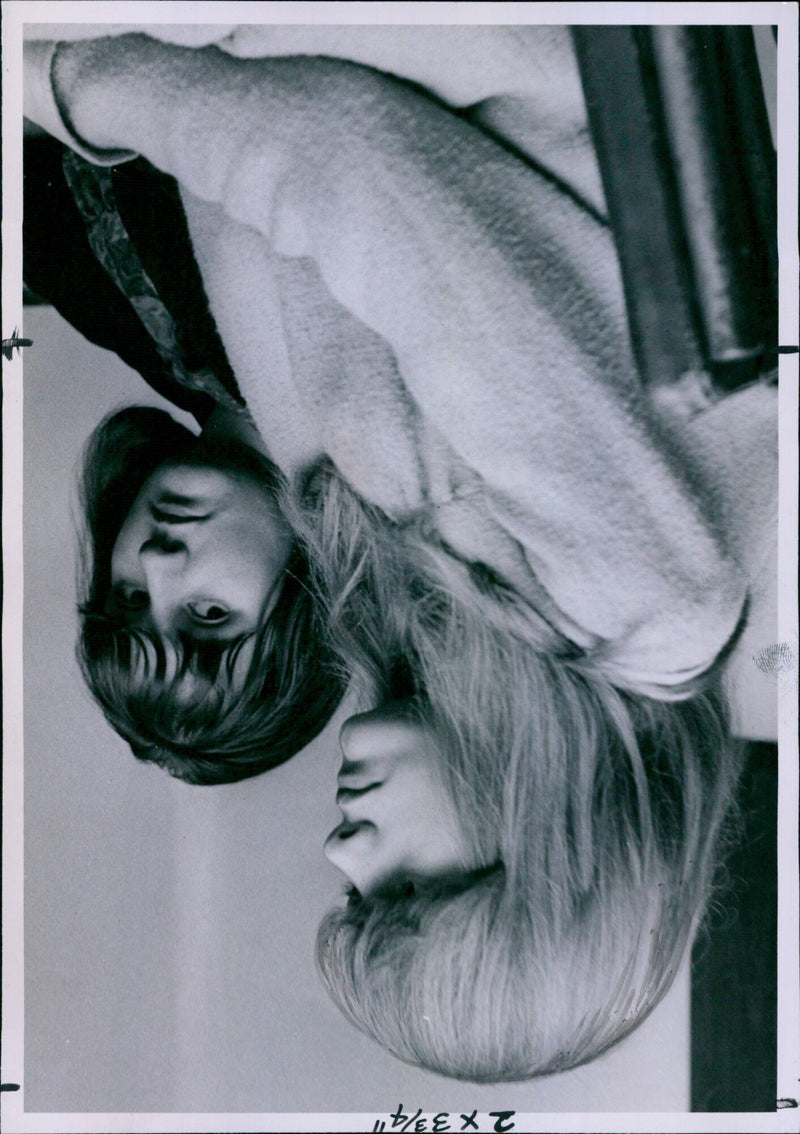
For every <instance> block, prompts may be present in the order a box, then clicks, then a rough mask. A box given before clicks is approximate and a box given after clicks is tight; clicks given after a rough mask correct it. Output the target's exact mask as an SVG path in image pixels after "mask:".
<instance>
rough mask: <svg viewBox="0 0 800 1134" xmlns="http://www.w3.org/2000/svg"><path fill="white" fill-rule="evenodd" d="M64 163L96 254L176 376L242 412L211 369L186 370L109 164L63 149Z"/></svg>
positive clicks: (172, 322) (174, 331)
mask: <svg viewBox="0 0 800 1134" xmlns="http://www.w3.org/2000/svg"><path fill="white" fill-rule="evenodd" d="M63 165H64V176H65V178H66V180H67V184H68V185H69V187H70V190H71V191H72V194H73V197H74V199H75V203H76V205H77V207H78V210H79V211H80V213H81V216H82V217H83V220H84V223H85V225H86V232H87V236H88V239H89V244H90V246H91V248H92V251H93V252H94V255H95V256H96V257H97V260H98V261H99V263H100V264H101V265H102V267H103V268H104V269H105V271H106V272H107V273H108V275H109V276H110V278H111V279H112V280H113V281H114V283H115V284H116V286H117V287H118V288H119V290H120V291H121V292H122V294H123V295H124V296H125V298H126V299H127V300H128V302H129V303H130V305H131V307H132V308H133V310H134V311H135V313H136V315H137V316H138V318H139V320H140V321H141V323H142V325H143V326H144V328H145V330H146V331H147V333H148V334H149V335H150V337H151V339H152V340H153V343H154V344H155V347H156V349H157V351H158V353H159V355H160V356H161V358H162V359H163V360H164V362H165V364H166V365H167V366H168V367H169V368H170V369H171V372H172V375H173V377H174V379H175V381H176V382H178V383H180V385H181V386H184V387H186V388H187V389H190V390H193V391H196V392H198V393H203V394H207V395H209V396H210V397H212V398H213V399H214V401H215V402H217V403H219V404H220V405H223V406H225V407H226V408H228V409H230V410H233V411H234V412H236V413H239V414H246V412H247V411H246V408H245V407H244V406H243V405H242V404H241V403H240V402H238V401H237V400H236V399H235V398H234V397H233V396H232V395H231V394H230V393H229V392H228V391H227V390H226V389H225V386H224V385H223V384H222V382H221V381H220V380H219V378H218V377H217V376H216V374H215V373H214V372H213V371H212V370H210V369H207V368H201V369H191V370H190V369H188V368H187V367H186V366H185V364H184V360H183V352H182V350H181V346H180V342H179V338H178V332H177V328H176V324H175V320H174V319H173V317H172V315H171V314H170V312H169V311H168V310H167V308H166V306H165V305H164V303H163V301H162V299H161V297H160V296H159V294H158V291H157V290H156V287H155V285H154V283H153V281H152V280H151V279H150V276H149V275H148V274H147V272H146V271H145V268H144V266H143V264H142V262H141V259H140V257H139V254H138V252H137V251H136V247H135V245H134V243H133V241H132V240H131V237H130V235H129V233H128V231H127V229H126V227H125V224H124V223H123V220H122V217H121V216H120V214H119V210H118V208H117V202H116V198H115V194H114V185H113V180H112V170H111V169H110V168H108V167H105V166H97V165H93V164H92V163H90V162H88V161H86V160H85V159H84V158H82V157H80V156H79V155H78V154H76V153H74V152H72V151H71V150H66V151H65V152H64V157H63Z"/></svg>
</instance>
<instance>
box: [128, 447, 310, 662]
mask: <svg viewBox="0 0 800 1134" xmlns="http://www.w3.org/2000/svg"><path fill="white" fill-rule="evenodd" d="M291 546H292V537H291V533H290V531H289V529H288V527H287V526H286V524H285V523H284V521H283V519H282V517H281V515H280V512H279V510H278V507H277V504H276V502H275V498H274V495H273V493H272V492H271V490H270V489H269V488H268V487H267V486H266V485H263V484H261V483H259V481H258V480H257V479H256V478H255V477H252V476H249V475H247V474H245V473H239V472H232V471H220V470H218V469H214V468H211V467H208V468H207V467H203V466H200V467H195V466H193V465H164V466H162V467H161V468H159V469H157V470H156V471H155V472H154V473H153V474H152V475H151V476H150V477H149V478H148V479H147V480H146V481H145V483H144V485H143V486H142V488H141V490H140V492H139V495H138V496H137V498H136V500H135V501H134V504H133V507H132V508H131V510H130V512H129V513H128V516H127V518H126V519H125V522H124V523H123V525H122V528H121V529H120V532H119V535H118V536H117V541H116V543H115V544H114V550H113V553H112V557H111V594H110V597H109V612H110V613H113V614H115V615H116V616H118V617H121V618H122V619H123V620H124V621H125V622H126V624H127V625H130V626H136V627H142V628H147V629H152V630H154V631H155V632H156V633H158V634H159V635H161V636H163V637H174V636H175V635H177V634H185V635H188V636H189V637H192V638H196V639H201V640H220V641H224V640H227V639H232V638H235V637H237V636H239V635H241V634H245V633H248V632H249V631H252V630H254V629H256V628H257V626H258V625H259V624H260V623H261V621H262V620H263V619H264V618H265V617H267V615H268V614H269V611H270V609H271V605H272V602H273V601H274V599H275V596H276V595H277V593H278V588H277V587H276V584H277V583H278V581H279V580H280V577H281V572H282V570H283V568H284V567H285V565H286V562H287V560H288V557H289V553H290V550H291Z"/></svg>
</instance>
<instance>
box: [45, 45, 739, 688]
mask: <svg viewBox="0 0 800 1134" xmlns="http://www.w3.org/2000/svg"><path fill="white" fill-rule="evenodd" d="M55 64H56V65H55V71H54V76H55V84H56V89H57V92H58V94H59V97H60V100H61V102H62V105H63V106H64V107H65V108H66V110H67V111H68V114H69V117H70V120H71V123H72V126H73V128H74V129H75V130H76V131H77V132H78V134H79V135H81V136H82V137H83V138H86V139H89V140H90V141H91V142H92V143H93V144H94V145H96V146H100V147H101V148H103V149H107V148H114V147H117V146H127V147H130V148H132V149H134V150H137V151H139V152H142V153H144V155H145V156H146V157H148V158H149V159H150V160H151V161H152V162H153V163H154V164H155V165H157V166H159V167H160V168H162V169H165V170H166V171H168V172H170V173H172V174H173V175H174V176H176V177H177V178H178V180H179V181H181V182H182V183H183V184H184V185H186V187H187V188H188V189H189V190H190V191H191V192H192V193H194V194H195V195H197V196H199V197H201V198H203V199H205V200H208V201H213V202H216V203H219V204H221V205H222V206H223V207H224V209H225V211H226V212H227V213H228V215H229V216H231V217H232V218H234V219H235V220H237V221H240V222H242V223H244V224H247V225H250V226H251V227H253V228H255V229H257V230H258V231H259V232H261V233H262V234H263V235H264V236H265V237H266V238H267V239H268V240H269V241H270V242H271V243H272V245H273V247H274V248H275V250H276V251H277V252H279V253H281V254H283V255H286V256H300V255H305V256H311V257H313V259H314V260H315V261H316V262H317V264H318V266H319V268H320V271H321V273H322V275H323V277H324V280H325V282H326V284H327V286H328V288H329V289H330V291H331V293H332V294H333V295H334V296H335V297H336V298H337V299H338V300H339V302H341V303H342V304H344V305H345V306H346V307H347V308H348V309H349V310H350V311H352V312H353V313H354V314H355V315H356V316H357V317H358V318H359V319H360V320H361V321H362V322H364V323H365V324H366V325H367V326H369V327H371V328H372V329H374V330H376V331H377V332H378V333H379V334H381V335H382V336H383V337H384V338H385V339H386V340H387V341H388V342H389V344H390V345H391V346H392V348H393V350H394V353H395V355H396V358H397V360H398V363H399V366H400V370H401V373H402V375H403V378H404V381H405V383H406V385H407V387H408V389H409V391H410V392H411V394H412V395H413V397H414V398H415V399H416V401H417V402H418V404H419V405H420V407H421V409H422V410H423V413H424V414H425V415H426V417H427V418H428V419H429V420H430V421H432V422H433V423H434V424H435V425H436V426H437V427H438V428H439V429H440V430H441V431H442V433H443V434H444V435H445V436H446V437H447V439H448V440H449V442H450V443H451V444H452V445H453V447H454V448H455V449H456V450H457V451H458V452H459V453H460V454H461V455H462V456H463V457H464V458H465V459H467V461H468V462H469V464H470V465H471V466H472V467H473V468H475V469H476V470H477V471H478V472H479V473H480V475H481V476H482V478H483V479H484V481H485V482H486V484H487V485H488V486H489V487H490V489H491V491H492V493H493V494H494V499H495V500H496V501H497V502H498V508H499V509H500V511H501V512H502V514H503V516H504V518H505V519H506V520H507V521H508V522H509V523H511V524H513V523H518V524H519V528H520V533H521V535H522V536H524V538H522V540H521V541H522V542H523V544H524V546H525V547H526V550H528V549H529V548H530V549H531V550H530V554H529V558H530V561H531V565H532V567H533V569H534V570H535V571H536V573H537V575H538V577H539V578H540V580H541V581H542V583H543V584H544V586H545V587H546V588H547V590H548V591H549V593H550V594H551V595H552V597H553V598H554V600H555V601H556V603H557V604H558V605H560V606H561V607H562V609H564V610H565V611H566V612H567V613H568V614H569V615H570V617H571V618H573V619H574V620H575V621H577V622H579V623H580V624H581V625H583V626H585V627H586V628H587V629H588V630H589V631H590V632H591V633H592V634H594V635H596V636H597V637H598V638H600V639H604V640H606V641H607V642H608V643H611V645H610V646H609V649H608V658H607V661H608V664H609V666H610V667H611V669H612V670H613V669H614V666H616V667H617V671H618V672H620V673H621V674H622V676H623V677H624V674H625V671H626V669H627V670H628V671H630V672H640V673H658V672H662V673H670V672H676V671H685V672H687V673H692V672H695V671H696V670H697V669H698V668H702V666H703V665H705V664H707V663H708V662H710V661H711V660H712V658H713V656H714V655H715V654H716V652H717V651H718V650H719V649H720V648H721V646H722V645H723V644H724V642H725V641H726V640H727V638H728V637H729V635H730V634H731V633H732V631H733V629H734V627H735V625H736V622H737V619H738V616H739V612H740V609H741V603H742V599H743V588H742V585H741V582H740V580H739V577H738V573H737V571H736V570H735V569H734V567H733V565H732V564H731V563H730V562H729V561H728V560H727V559H726V557H725V556H724V555H723V554H722V552H721V550H720V548H719V545H718V543H717V542H716V540H715V539H714V538H713V536H712V534H711V532H710V530H709V527H708V525H707V523H706V521H705V519H704V516H703V514H702V511H701V509H700V507H699V505H698V503H697V501H696V500H695V499H694V498H693V496H692V493H691V492H690V490H689V488H688V487H687V486H686V485H685V484H683V483H682V481H681V480H680V478H679V475H678V474H677V472H676V470H675V469H672V468H671V467H670V466H669V465H668V463H667V459H666V457H664V456H663V455H661V454H660V453H659V451H658V450H657V449H656V447H655V446H654V442H653V439H652V436H651V433H650V431H649V429H648V427H647V422H646V412H645V410H644V407H643V406H642V405H641V404H639V401H638V395H637V392H636V388H637V379H636V376H635V373H634V370H633V364H632V362H631V359H630V355H629V349H628V343H627V330H626V321H625V311H624V305H623V301H622V293H621V287H620V283H619V279H618V271H617V265H616V260H615V256H614V252H613V245H612V244H611V241H610V237H609V235H608V233H607V232H606V230H605V229H604V228H603V227H602V226H600V225H598V224H597V223H596V222H594V221H593V220H592V219H591V218H590V217H589V216H587V215H586V214H585V213H583V212H582V211H581V210H580V209H579V208H578V207H577V206H576V205H574V204H573V203H572V202H571V201H570V200H569V199H568V198H566V197H565V196H564V195H562V194H561V193H560V192H559V191H558V190H557V189H556V188H554V187H553V186H551V185H550V184H549V183H548V182H547V181H546V180H545V179H543V178H540V177H538V176H537V175H536V174H535V173H533V172H532V171H531V170H530V169H528V168H527V167H526V166H524V165H523V164H522V163H520V162H518V161H516V160H515V159H513V158H512V157H510V156H509V155H507V154H506V153H505V152H504V151H503V150H502V149H500V148H499V147H498V146H496V145H495V144H494V143H493V142H492V141H491V140H489V139H488V138H485V137H484V136H482V135H481V134H480V132H479V131H476V130H474V129H472V128H471V127H470V126H469V125H467V124H466V123H464V122H461V121H460V120H459V119H457V118H455V117H453V116H452V115H450V114H449V113H448V112H447V111H445V110H442V109H440V108H439V107H438V106H436V105H435V104H434V103H432V102H430V101H429V100H428V99H426V98H425V97H424V96H421V95H419V94H418V93H416V92H415V91H413V90H411V89H409V88H406V87H404V86H402V85H400V84H397V83H394V82H392V80H390V79H387V78H385V77H384V76H381V75H378V74H376V73H374V72H370V71H366V70H364V69H362V68H359V67H355V66H351V65H348V64H338V63H334V62H331V61H329V60H319V59H306V60H294V59H289V60H258V61H244V60H232V59H229V58H227V57H225V56H224V55H223V54H222V53H220V52H218V51H215V50H210V51H184V50H180V49H177V48H171V47H165V46H164V45H161V44H157V43H154V42H152V41H149V40H146V39H143V38H141V37H131V38H130V39H128V38H127V37H125V38H123V39H120V40H114V41H95V42H94V43H91V44H77V45H71V46H68V47H66V48H64V49H62V50H61V51H59V53H58V55H57V56H56V60H55ZM520 423H523V424H522V427H521V425H520ZM537 549H540V551H539V553H538V554H537ZM676 680H677V679H676Z"/></svg>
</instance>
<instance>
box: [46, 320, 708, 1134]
mask: <svg viewBox="0 0 800 1134" xmlns="http://www.w3.org/2000/svg"><path fill="white" fill-rule="evenodd" d="M24 334H25V335H26V336H28V337H30V338H32V339H33V341H34V346H33V347H32V348H31V349H29V350H27V351H26V352H25V376H24V385H25V404H24V414H25V427H24V443H25V480H24V491H25V512H24V524H25V542H24V554H25V612H24V615H25V649H24V682H25V705H24V708H25V751H24V776H25V816H24V819H25V909H24V932H25V1079H24V1088H25V1110H26V1111H61V1112H82V1111H108V1112H110V1111H130V1112H143V1111H150V1112H161V1111H184V1112H191V1111H197V1112H207V1111H220V1112H237V1111H241V1112H251V1113H252V1112H274V1111H308V1112H325V1111H328V1112H331V1111H348V1112H366V1111H375V1112H376V1113H384V1114H388V1113H389V1111H390V1110H393V1109H394V1108H395V1106H396V1105H397V1104H398V1103H399V1102H400V1101H403V1102H404V1103H406V1104H409V1103H411V1104H413V1109H416V1107H417V1106H421V1107H422V1109H423V1111H439V1110H450V1111H456V1110H458V1109H459V1108H462V1109H463V1108H464V1107H469V1108H470V1109H471V1108H473V1107H477V1108H478V1109H479V1110H480V1111H488V1110H494V1109H515V1110H517V1111H579V1112H585V1111H670V1110H680V1109H685V1108H686V1107H687V1106H688V1076H689V1028H688V979H687V975H686V973H684V974H683V975H682V977H681V978H680V979H679V980H678V982H677V984H676V985H675V987H674V988H673V990H672V992H671V993H670V995H669V996H668V997H667V999H666V1000H665V1002H664V1003H663V1004H662V1005H661V1006H660V1007H659V1009H658V1010H657V1011H656V1012H655V1013H654V1014H653V1015H652V1016H651V1018H650V1019H649V1020H648V1021H647V1022H646V1023H645V1024H644V1025H643V1026H642V1028H640V1030H639V1031H638V1032H637V1033H636V1034H635V1035H634V1036H633V1037H631V1038H630V1039H629V1040H628V1041H626V1042H625V1043H623V1044H622V1045H621V1046H620V1047H619V1048H617V1049H616V1050H614V1051H612V1052H611V1053H609V1054H607V1055H606V1056H605V1057H603V1058H601V1059H600V1060H598V1061H597V1062H595V1063H594V1064H590V1065H589V1066H588V1067H585V1068H581V1069H579V1070H577V1071H574V1072H571V1073H568V1074H565V1075H560V1076H555V1077H551V1078H549V1079H546V1080H543V1081H540V1082H537V1083H531V1084H523V1085H511V1086H498V1087H496V1088H495V1087H486V1086H484V1087H477V1086H467V1085H464V1084H459V1083H456V1082H453V1081H451V1080H447V1079H443V1078H440V1077H438V1076H434V1075H431V1074H428V1073H424V1072H420V1071H417V1070H414V1069H412V1068H409V1067H406V1066H405V1065H403V1064H401V1063H399V1062H398V1061H396V1060H395V1059H393V1058H392V1057H391V1056H389V1055H387V1054H386V1053H384V1052H383V1051H381V1050H380V1049H379V1048H378V1047H377V1046H376V1045H375V1044H374V1043H372V1041H370V1040H368V1039H367V1038H366V1037H364V1036H362V1035H361V1034H360V1033H359V1032H358V1031H356V1030H355V1029H354V1028H352V1027H351V1025H349V1024H348V1023H347V1022H346V1021H345V1020H344V1019H343V1018H341V1017H340V1016H339V1014H338V1012H337V1010H336V1009H335V1008H334V1007H333V1006H332V1004H330V1003H329V1002H328V1000H327V997H326V995H325V993H324V991H323V989H322V987H321V984H320V982H319V980H318V978H317V975H316V972H315V969H314V962H313V945H314V937H315V930H316V926H317V923H318V920H319V917H320V915H321V914H322V913H323V911H324V910H325V908H326V907H327V906H328V904H329V903H330V902H331V901H332V900H334V899H335V898H336V897H337V895H339V894H340V893H341V892H342V884H341V882H340V880H339V878H338V876H337V874H336V872H335V871H334V870H333V868H332V867H330V866H329V864H328V863H327V861H326V860H325V858H324V856H323V854H322V843H323V841H324V837H325V835H326V834H327V832H328V831H329V830H330V829H331V827H332V826H333V825H334V824H335V822H336V816H337V811H336V808H335V806H334V803H333V796H334V791H335V775H336V770H337V767H338V759H339V754H338V747H337V742H336V737H337V732H338V729H337V722H336V721H334V722H333V723H332V726H330V727H329V728H328V729H327V730H326V732H325V733H324V734H323V736H322V737H321V738H318V740H317V741H316V742H315V743H314V744H313V745H312V746H310V747H309V748H308V749H307V750H306V751H305V752H303V753H301V754H300V755H299V756H297V757H296V758H295V759H293V760H292V761H290V762H289V763H288V764H286V765H284V766H283V767H281V768H279V769H277V770H275V771H274V772H270V773H269V774H267V775H265V776H262V777H260V778H258V779H253V780H248V781H245V782H244V783H242V784H238V785H232V786H227V787H220V788H194V787H189V786H187V785H184V784H181V783H178V782H176V781H174V780H171V779H170V778H169V777H168V776H166V775H165V774H164V773H162V772H160V771H159V770H157V769H153V768H149V767H146V766H142V765H140V764H138V763H137V762H136V761H135V760H134V759H133V757H132V756H131V755H130V752H129V751H128V749H127V747H126V745H125V744H124V743H123V742H122V741H121V740H120V739H119V738H118V737H117V736H116V735H115V734H114V733H113V732H112V731H111V730H110V728H109V727H108V726H107V725H106V724H105V722H104V720H103V719H102V717H101V715H100V713H99V711H98V710H97V709H96V708H95V706H94V705H93V703H92V702H91V700H90V699H89V696H88V694H87V693H86V692H85V691H84V689H83V687H82V685H81V681H80V677H79V675H78V672H77V667H76V664H75V661H74V658H73V643H74V636H75V631H76V618H75V612H74V607H75V588H74V546H75V539H74V522H73V508H74V483H75V473H76V467H77V460H78V455H79V453H80V449H81V446H82V444H83V442H84V441H85V439H86V437H87V436H88V434H89V432H90V430H91V428H92V427H93V426H94V425H95V424H96V423H97V422H98V421H99V420H100V419H101V417H102V416H103V415H104V414H105V413H107V412H108V411H109V410H111V409H113V408H116V407H118V406H120V405H123V404H129V403H132V402H140V403H148V404H163V403H160V402H159V399H158V398H157V396H156V395H155V394H153V393H152V392H151V391H150V390H149V388H148V387H147V386H145V384H144V382H143V381H142V380H141V378H140V377H139V376H138V375H136V374H134V373H133V372H132V371H129V370H128V369H127V368H126V367H124V366H123V365H122V363H120V362H119V360H118V359H117V358H116V357H115V356H113V355H110V354H109V353H107V352H105V351H102V350H99V349H97V348H95V347H93V346H91V345H90V344H88V343H86V342H85V340H83V339H82V338H81V337H80V336H79V335H77V334H76V333H75V332H74V331H73V330H72V329H71V328H70V327H68V326H67V325H66V324H65V323H64V322H63V321H62V320H61V319H60V318H59V316H58V315H57V314H56V313H55V312H53V311H52V310H51V309H49V308H31V309H28V310H27V311H26V313H25V327H24ZM343 712H344V710H342V711H340V713H339V720H340V719H341V717H342V715H343Z"/></svg>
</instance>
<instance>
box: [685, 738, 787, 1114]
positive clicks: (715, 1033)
mask: <svg viewBox="0 0 800 1134" xmlns="http://www.w3.org/2000/svg"><path fill="white" fill-rule="evenodd" d="M777 766H778V756H777V747H776V745H774V744H761V743H760V744H752V745H750V756H749V760H748V765H747V769H746V772H745V775H744V778H743V781H742V788H741V793H740V798H741V809H742V819H741V831H740V835H739V839H738V842H737V845H736V847H735V849H734V851H733V853H732V854H731V855H730V857H729V860H728V863H727V876H728V880H729V884H728V886H727V887H726V888H725V889H724V890H723V891H722V892H721V893H720V895H719V897H718V899H717V901H716V903H715V905H714V910H713V911H712V913H711V914H710V915H709V919H708V925H707V926H706V928H705V929H703V930H701V933H700V936H699V938H698V941H697V943H696V945H695V948H694V952H693V957H692V1008H691V1034H692V1061H691V1062H692V1110H693V1111H774V1110H775V1105H776V1080H777V916H778V905H777V890H778V887H777V814H778V790H777V783H778V780H777Z"/></svg>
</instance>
